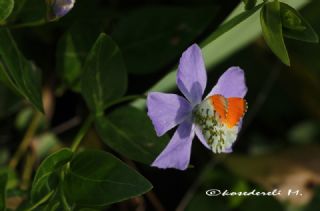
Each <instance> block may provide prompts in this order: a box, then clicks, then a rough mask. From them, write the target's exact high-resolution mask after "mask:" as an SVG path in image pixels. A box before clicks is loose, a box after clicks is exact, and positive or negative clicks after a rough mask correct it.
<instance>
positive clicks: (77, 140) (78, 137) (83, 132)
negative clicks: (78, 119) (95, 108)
mask: <svg viewBox="0 0 320 211" xmlns="http://www.w3.org/2000/svg"><path fill="white" fill-rule="evenodd" d="M93 119H94V118H93V116H92V115H89V117H88V118H87V119H86V121H85V122H84V123H83V125H82V127H81V129H80V130H79V132H78V134H77V135H76V137H75V139H74V140H73V143H72V146H71V150H72V152H75V151H77V149H78V147H79V145H80V143H81V141H82V139H83V137H84V136H85V135H86V133H87V131H88V130H89V128H90V126H91V124H92V122H93Z"/></svg>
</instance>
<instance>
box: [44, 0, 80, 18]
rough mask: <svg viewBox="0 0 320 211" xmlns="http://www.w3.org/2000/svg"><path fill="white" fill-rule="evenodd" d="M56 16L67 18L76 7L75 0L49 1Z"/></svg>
mask: <svg viewBox="0 0 320 211" xmlns="http://www.w3.org/2000/svg"><path fill="white" fill-rule="evenodd" d="M49 2H51V3H50V5H51V8H52V10H53V13H54V16H55V17H56V18H61V17H62V16H65V15H66V14H67V13H68V12H69V11H70V10H71V9H72V8H73V6H74V3H75V0H49Z"/></svg>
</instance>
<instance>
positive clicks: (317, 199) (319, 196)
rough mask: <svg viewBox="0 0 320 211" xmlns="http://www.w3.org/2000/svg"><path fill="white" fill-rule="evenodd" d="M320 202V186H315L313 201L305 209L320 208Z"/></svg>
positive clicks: (306, 210) (309, 210)
mask: <svg viewBox="0 0 320 211" xmlns="http://www.w3.org/2000/svg"><path fill="white" fill-rule="evenodd" d="M319 204H320V187H319V186H318V187H316V188H315V194H314V197H313V199H312V201H311V202H310V203H309V204H308V205H307V206H306V207H305V208H304V209H303V211H315V210H318V209H319Z"/></svg>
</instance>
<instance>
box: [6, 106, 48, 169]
mask: <svg viewBox="0 0 320 211" xmlns="http://www.w3.org/2000/svg"><path fill="white" fill-rule="evenodd" d="M41 117H42V113H40V112H37V113H36V114H35V115H34V117H33V119H32V121H31V124H30V125H29V128H28V129H27V132H26V134H25V135H24V138H23V139H22V141H21V143H20V145H19V147H18V150H17V151H16V152H15V154H14V155H13V157H12V159H11V160H10V162H9V167H10V168H12V169H15V168H16V167H17V165H18V163H19V160H20V159H21V157H22V155H24V154H25V152H26V151H27V149H28V147H29V145H30V143H31V141H32V138H33V136H34V134H35V132H36V131H37V129H38V125H39V123H40V120H41Z"/></svg>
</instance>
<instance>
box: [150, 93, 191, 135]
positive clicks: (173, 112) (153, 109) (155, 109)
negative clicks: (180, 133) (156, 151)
mask: <svg viewBox="0 0 320 211" xmlns="http://www.w3.org/2000/svg"><path fill="white" fill-rule="evenodd" d="M147 107H148V116H149V117H150V119H151V120H152V124H153V126H154V128H155V130H156V133H157V135H158V136H162V135H163V134H164V133H166V132H167V131H168V130H170V129H171V128H173V127H175V126H176V125H177V124H180V123H181V122H183V121H184V120H185V119H186V118H187V117H188V116H190V115H191V112H192V108H191V105H190V104H189V102H188V101H187V100H186V99H184V98H183V97H180V96H178V95H175V94H165V93H160V92H151V93H149V94H148V97H147Z"/></svg>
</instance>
